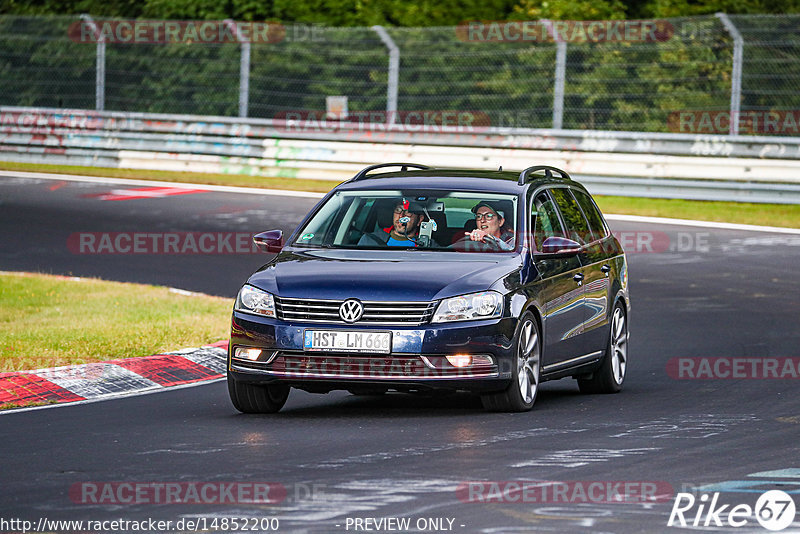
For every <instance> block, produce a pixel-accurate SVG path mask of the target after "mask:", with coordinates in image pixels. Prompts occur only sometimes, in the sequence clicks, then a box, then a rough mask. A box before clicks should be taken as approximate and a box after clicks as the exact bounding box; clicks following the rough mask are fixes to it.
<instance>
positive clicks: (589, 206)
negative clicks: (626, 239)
mask: <svg viewBox="0 0 800 534" xmlns="http://www.w3.org/2000/svg"><path fill="white" fill-rule="evenodd" d="M572 194H573V195H574V196H575V199H576V200H577V201H578V204H579V205H580V207H581V209H582V210H583V214H584V215H586V219H587V220H588V221H589V227H590V228H591V229H592V233H593V234H594V236H595V239H603V238H604V237H606V236H607V235H608V231H607V230H606V225H605V224H604V223H603V216H602V215H600V211H598V209H597V206H596V205H595V203H594V202H593V201H592V199H591V197H590V196H589V195H587V194H586V193H584V192H583V191H577V190H573V191H572Z"/></svg>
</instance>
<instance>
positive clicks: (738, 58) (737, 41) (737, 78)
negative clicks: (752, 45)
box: [716, 13, 744, 135]
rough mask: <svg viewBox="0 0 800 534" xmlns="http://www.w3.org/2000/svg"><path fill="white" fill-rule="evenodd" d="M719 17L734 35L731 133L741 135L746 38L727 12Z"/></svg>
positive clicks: (718, 15)
mask: <svg viewBox="0 0 800 534" xmlns="http://www.w3.org/2000/svg"><path fill="white" fill-rule="evenodd" d="M716 16H717V18H718V19H719V20H720V21H721V22H722V25H723V26H725V29H726V30H727V31H728V33H730V34H731V37H733V72H732V73H731V120H730V130H729V132H728V134H729V135H739V114H740V109H741V103H742V60H743V56H744V39H742V34H741V33H739V30H738V29H737V28H736V25H735V24H734V23H733V21H731V19H730V18H728V15H726V14H725V13H716Z"/></svg>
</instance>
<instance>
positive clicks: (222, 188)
mask: <svg viewBox="0 0 800 534" xmlns="http://www.w3.org/2000/svg"><path fill="white" fill-rule="evenodd" d="M0 176H5V177H8V178H39V179H42V180H65V181H70V182H93V183H99V184H117V185H145V186H147V185H153V186H163V187H176V188H182V189H206V190H208V191H217V192H220V193H240V194H244V195H248V194H249V195H268V196H270V195H271V196H284V197H304V198H322V197H323V196H325V194H324V193H312V192H309V191H292V190H288V189H286V190H284V189H262V188H257V187H235V186H227V185H206V184H192V183H180V182H159V181H155V180H133V179H129V178H103V177H99V176H81V175H75V174H52V173H39V172H25V171H0ZM335 186H336V184H334V183H331V188H333V187H335ZM605 218H606V219H609V220H613V221H627V222H640V223H651V224H672V225H677V226H699V227H702V228H719V229H721V230H745V231H749V232H772V233H777V234H797V235H800V228H784V227H780V226H756V225H751V224H735V223H722V222H712V221H694V220H689V219H670V218H667V217H644V216H641V215H616V214H613V213H612V214H607V215H605Z"/></svg>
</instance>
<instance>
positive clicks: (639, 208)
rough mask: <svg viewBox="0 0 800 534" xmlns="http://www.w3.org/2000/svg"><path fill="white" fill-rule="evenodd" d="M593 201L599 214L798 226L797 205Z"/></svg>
mask: <svg viewBox="0 0 800 534" xmlns="http://www.w3.org/2000/svg"><path fill="white" fill-rule="evenodd" d="M595 200H596V201H597V205H598V206H600V209H601V210H602V211H603V213H619V214H626V215H645V216H648V217H670V218H673V219H693V220H700V221H716V222H729V223H737V224H756V225H761V226H783V227H787V228H800V205H798V204H752V203H747V202H704V201H700V200H675V199H663V198H633V197H614V196H596V197H595Z"/></svg>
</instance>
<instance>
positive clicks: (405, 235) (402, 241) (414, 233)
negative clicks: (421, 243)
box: [358, 200, 424, 247]
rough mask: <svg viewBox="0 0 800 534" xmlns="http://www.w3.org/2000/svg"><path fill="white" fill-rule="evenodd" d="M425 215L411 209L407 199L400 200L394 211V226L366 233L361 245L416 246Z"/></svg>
mask: <svg viewBox="0 0 800 534" xmlns="http://www.w3.org/2000/svg"><path fill="white" fill-rule="evenodd" d="M423 218H424V216H423V215H422V214H420V213H414V212H411V211H409V204H408V201H407V200H399V201H398V202H397V204H395V206H394V212H393V213H392V226H389V227H388V228H384V229H383V230H381V231H378V232H373V233H371V234H364V235H363V236H361V239H360V240H359V241H358V244H359V245H367V246H374V245H376V244H379V245H388V246H390V247H416V246H417V238H418V237H419V225H420V223H421V222H422V220H423Z"/></svg>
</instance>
